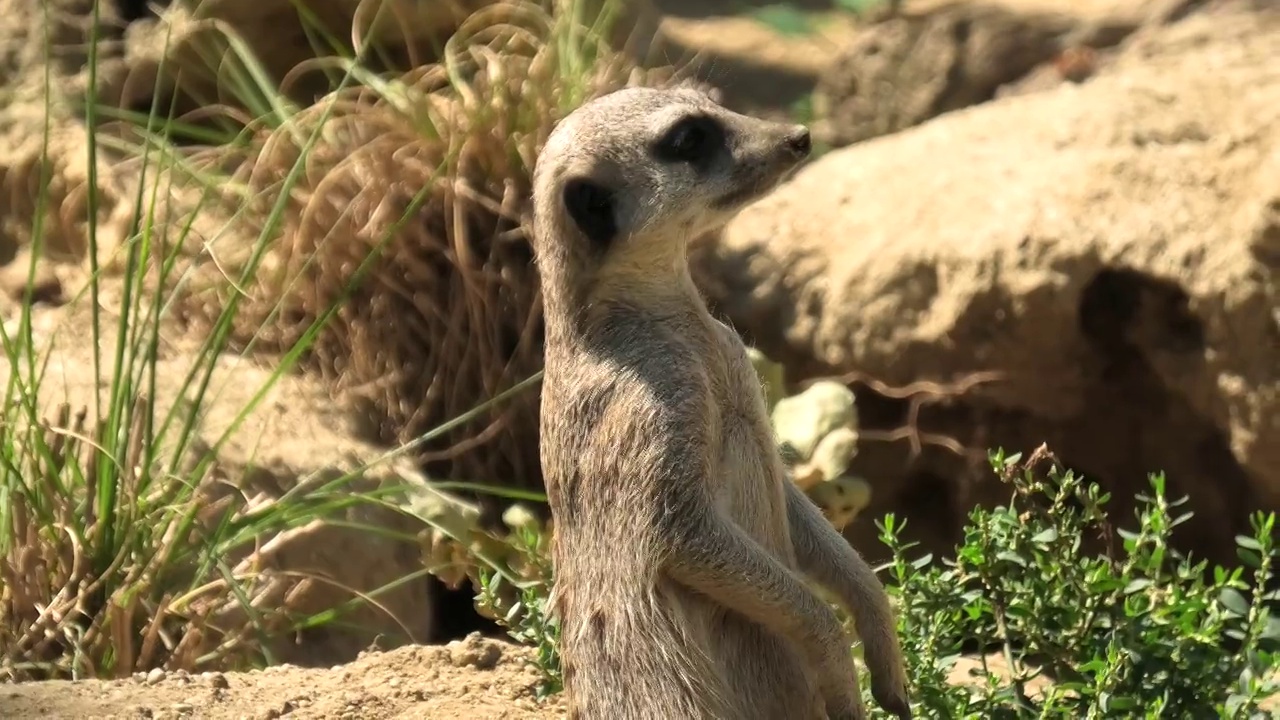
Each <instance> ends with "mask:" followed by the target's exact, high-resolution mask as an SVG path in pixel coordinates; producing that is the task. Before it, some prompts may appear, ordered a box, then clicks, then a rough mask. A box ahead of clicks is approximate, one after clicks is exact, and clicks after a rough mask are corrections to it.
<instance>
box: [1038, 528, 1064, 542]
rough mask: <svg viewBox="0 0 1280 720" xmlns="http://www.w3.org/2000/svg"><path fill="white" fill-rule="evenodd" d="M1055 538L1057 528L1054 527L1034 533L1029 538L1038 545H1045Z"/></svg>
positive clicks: (1056, 536)
mask: <svg viewBox="0 0 1280 720" xmlns="http://www.w3.org/2000/svg"><path fill="white" fill-rule="evenodd" d="M1057 539H1058V530H1057V529H1056V528H1048V529H1045V530H1041V531H1040V532H1038V533H1036V534H1035V535H1034V536H1033V537H1032V538H1031V542H1033V543H1036V544H1038V545H1047V544H1049V543H1051V542H1053V541H1054V540H1057Z"/></svg>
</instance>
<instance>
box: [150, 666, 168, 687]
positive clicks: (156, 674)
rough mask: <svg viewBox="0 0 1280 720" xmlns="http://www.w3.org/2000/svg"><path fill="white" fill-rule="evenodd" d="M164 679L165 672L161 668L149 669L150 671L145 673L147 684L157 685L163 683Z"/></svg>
mask: <svg viewBox="0 0 1280 720" xmlns="http://www.w3.org/2000/svg"><path fill="white" fill-rule="evenodd" d="M164 678H165V672H164V669H163V668H151V671H150V672H148V673H147V684H148V685H159V684H160V683H162V682H164Z"/></svg>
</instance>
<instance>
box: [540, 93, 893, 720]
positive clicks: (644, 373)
mask: <svg viewBox="0 0 1280 720" xmlns="http://www.w3.org/2000/svg"><path fill="white" fill-rule="evenodd" d="M694 117H702V118H705V119H708V120H707V122H711V123H712V127H719V128H722V129H724V132H723V134H722V135H716V134H715V132H714V131H713V132H711V134H710V135H707V134H704V135H703V136H702V137H703V138H704V142H702V143H701V144H698V143H696V142H694V143H693V145H694V146H696V147H699V148H702V149H703V150H702V152H701V154H699V153H696V152H695V153H694V159H692V160H690V159H688V158H687V157H686V158H685V159H684V160H680V161H672V160H671V159H670V158H669V157H668V158H665V159H659V157H658V155H657V153H658V150H656V149H655V148H656V147H657V144H660V143H666V142H668V141H670V142H674V141H672V140H671V138H672V137H673V135H671V133H672V132H673V128H674V127H675V126H676V125H677V124H679V123H681V122H686V121H688V120H689V118H694ZM702 127H703V128H704V129H705V128H706V127H707V126H706V125H705V124H704V125H703V126H702ZM707 137H711V138H712V140H711V141H706V140H705V138H707ZM691 142H692V141H691ZM669 146H670V144H668V145H664V147H669ZM690 152H692V151H690ZM808 152H809V147H808V134H807V131H806V130H805V129H804V128H802V127H798V126H790V125H782V124H777V123H771V122H767V121H764V120H760V119H756V118H751V117H747V116H744V115H739V114H737V113H732V112H730V111H728V110H726V109H724V108H722V107H720V106H719V105H717V104H715V103H714V102H713V101H712V100H710V99H709V98H708V97H706V96H705V95H703V94H701V93H699V92H697V91H696V90H693V89H688V88H681V89H668V90H656V89H644V88H631V89H627V90H622V91H618V92H615V93H612V94H609V95H606V96H604V97H602V98H599V99H597V100H594V101H592V102H590V103H588V104H587V105H585V106H583V107H582V108H580V109H578V110H577V111H575V112H574V113H572V114H571V115H570V116H569V117H567V118H566V119H565V120H564V121H563V122H562V123H561V124H560V125H559V126H558V127H557V128H556V130H555V131H554V132H553V133H552V135H551V137H550V138H549V139H548V141H547V144H546V146H545V148H544V149H543V152H542V155H541V157H540V158H539V160H538V165H537V168H536V171H535V175H534V203H535V209H536V213H537V215H536V232H535V236H536V241H535V245H534V249H535V255H536V258H537V262H538V265H539V271H540V273H541V276H542V283H543V292H544V308H545V314H546V375H545V378H544V381H543V389H542V410H541V417H542V420H541V429H542V431H541V456H542V467H543V473H544V477H545V480H546V485H547V493H548V498H549V501H550V505H551V511H552V513H553V515H554V517H555V523H556V537H555V545H554V558H553V560H554V564H555V571H556V589H555V603H554V604H555V607H556V611H557V613H558V614H559V616H560V619H561V648H560V652H561V658H562V662H563V671H564V680H565V693H566V696H567V699H568V703H569V708H570V710H569V717H570V718H578V719H581V720H628V719H632V718H634V719H636V720H676V719H685V718H691V719H692V718H761V719H765V718H768V719H773V718H777V719H779V720H781V719H782V718H798V719H805V718H813V719H817V718H823V717H830V718H833V719H840V720H847V719H855V718H863V717H865V712H866V711H865V709H864V708H863V706H862V704H861V701H860V699H859V692H858V686H857V676H856V674H855V672H854V667H853V661H852V655H851V648H850V643H849V640H848V638H847V637H846V635H845V633H844V631H843V629H842V627H841V625H840V623H839V621H838V619H837V616H836V615H835V613H834V612H833V611H832V609H831V608H830V607H829V606H828V605H827V604H826V603H825V602H824V601H823V600H822V599H820V597H819V596H818V595H817V594H815V593H814V592H813V590H812V589H811V588H810V587H808V586H807V585H806V584H805V582H804V580H803V575H808V576H809V577H810V578H812V579H813V580H815V581H817V582H819V583H821V584H823V585H825V586H827V587H828V588H830V589H832V590H833V591H834V592H835V593H836V595H837V596H838V597H839V598H840V599H841V600H842V601H843V602H844V603H845V604H846V605H848V606H849V608H850V609H851V610H852V611H853V613H854V616H855V620H856V625H857V629H858V634H859V635H860V636H861V637H862V639H863V643H864V645H865V651H866V652H865V656H866V658H867V661H868V664H869V666H870V669H871V677H872V693H873V695H874V696H875V698H876V699H877V701H878V702H879V703H880V704H881V705H882V706H883V707H885V708H886V709H888V710H889V711H890V712H892V713H894V714H895V715H897V716H898V717H899V718H904V719H905V718H909V717H910V716H911V714H910V710H909V709H908V704H907V692H906V678H905V671H904V668H903V665H902V660H901V656H900V655H901V654H900V650H899V647H898V640H897V637H896V634H895V623H894V620H893V615H892V611H891V609H890V607H889V604H888V600H887V598H886V597H885V595H884V592H883V588H882V586H881V585H880V582H879V580H878V579H877V578H876V576H875V574H874V573H873V571H872V570H871V569H870V568H869V567H868V566H867V565H866V563H865V562H864V561H863V560H862V559H861V558H860V557H859V556H858V555H857V553H856V552H855V551H854V550H853V549H852V548H851V547H850V546H849V544H848V543H847V542H845V541H844V539H843V538H842V537H841V536H840V535H839V534H838V533H837V532H836V531H835V530H834V529H833V528H832V527H831V525H830V524H829V523H828V522H827V521H826V520H825V519H824V518H823V517H822V515H821V513H820V511H819V510H818V509H817V507H816V506H814V505H813V503H812V502H811V501H810V500H809V499H808V498H807V497H806V496H805V495H804V494H803V493H802V492H801V491H800V490H799V489H798V488H796V487H795V485H794V484H793V483H792V482H791V481H790V480H789V479H788V478H787V477H786V475H785V471H784V468H783V465H782V463H781V460H780V458H779V456H778V453H777V451H776V448H775V446H774V438H773V432H772V429H771V427H770V425H769V422H768V419H767V417H766V408H765V404H764V398H763V393H762V390H761V386H760V382H759V380H758V378H757V377H756V375H755V372H754V370H753V368H752V366H751V364H750V362H749V361H748V359H747V356H746V351H745V348H744V347H743V344H742V342H741V340H740V339H739V338H738V337H737V335H736V334H735V333H734V332H733V331H731V330H730V329H729V328H727V327H726V326H724V325H723V324H721V323H720V322H719V321H717V320H716V319H714V318H713V317H712V316H711V315H710V313H709V312H708V311H707V308H706V305H705V304H704V302H703V301H702V299H701V297H700V296H699V294H698V292H697V290H696V288H695V287H694V284H693V281H692V280H691V278H690V276H689V269H688V264H687V260H686V250H687V248H686V245H687V243H688V240H689V239H690V238H692V237H695V236H697V235H699V234H701V233H705V232H707V231H709V230H712V229H714V228H715V227H718V226H719V225H721V224H723V223H724V222H725V221H726V220H728V219H729V217H731V216H732V214H733V213H735V212H736V211H737V210H739V209H740V208H741V207H742V206H743V205H745V204H746V203H748V202H751V201H753V200H755V199H757V198H758V197H760V196H761V195H763V194H764V193H766V192H768V191H769V190H771V189H772V188H773V187H774V186H776V185H777V184H778V183H779V182H781V181H782V179H783V178H784V177H785V176H786V175H787V174H788V173H790V172H791V171H792V170H793V169H794V168H795V167H797V166H798V164H799V163H800V162H801V161H802V160H803V158H804V157H806V156H807V155H808ZM584 183H586V185H585V187H586V188H587V189H586V190H583V189H582V188H583V187H584ZM727 197H729V198H732V201H731V202H724V201H725V198H727ZM718 200H719V201H721V202H720V204H719V205H717V201H718ZM802 574H803V575H802Z"/></svg>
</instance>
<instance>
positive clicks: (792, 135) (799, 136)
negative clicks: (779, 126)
mask: <svg viewBox="0 0 1280 720" xmlns="http://www.w3.org/2000/svg"><path fill="white" fill-rule="evenodd" d="M784 142H786V144H787V149H789V150H791V152H793V153H795V155H796V157H805V156H807V155H808V154H809V151H810V150H812V149H813V140H812V139H811V138H810V137H809V128H807V127H805V126H804V125H796V126H795V127H793V128H792V129H791V131H790V132H788V133H787V139H786V140H785V141H784Z"/></svg>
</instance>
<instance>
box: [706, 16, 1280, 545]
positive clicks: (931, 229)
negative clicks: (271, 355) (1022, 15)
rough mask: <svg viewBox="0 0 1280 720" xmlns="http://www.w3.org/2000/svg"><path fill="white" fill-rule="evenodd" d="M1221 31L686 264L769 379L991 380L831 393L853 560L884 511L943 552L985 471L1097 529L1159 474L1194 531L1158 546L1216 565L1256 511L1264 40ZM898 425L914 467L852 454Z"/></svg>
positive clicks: (1265, 404)
mask: <svg viewBox="0 0 1280 720" xmlns="http://www.w3.org/2000/svg"><path fill="white" fill-rule="evenodd" d="M1247 5H1248V4H1247V3H1223V4H1222V5H1221V6H1219V7H1217V9H1216V10H1215V12H1213V13H1204V14H1199V15H1193V16H1191V17H1188V18H1186V19H1184V20H1181V21H1179V22H1177V23H1174V24H1171V25H1168V26H1165V27H1160V28H1155V29H1153V31H1152V33H1151V34H1150V35H1149V36H1147V37H1146V38H1144V41H1143V43H1142V44H1141V45H1140V46H1139V45H1135V46H1134V47H1132V48H1129V49H1127V50H1125V51H1124V52H1123V53H1121V54H1120V55H1119V56H1118V57H1117V59H1116V62H1115V63H1114V64H1113V65H1112V66H1111V67H1110V68H1108V69H1107V70H1106V71H1104V72H1102V73H1101V74H1099V75H1098V76H1096V77H1094V78H1093V79H1092V80H1091V81H1090V82H1088V83H1087V84H1084V85H1063V86H1059V87H1058V88H1055V89H1053V90H1050V91H1046V92H1043V93H1037V94H1032V95H1023V96H1018V97H1011V98H1006V99H1002V100H997V101H993V102H991V103H988V104H986V105H984V106H982V107H976V108H970V109H968V110H966V111H964V112H961V113H954V114H950V115H947V116H945V117H940V118H937V119H935V120H933V121H931V122H929V123H927V124H925V125H922V126H919V127H916V128H913V129H911V130H908V131H904V132H902V133H900V134H897V135H894V136H890V137H884V138H878V139H876V140H873V141H870V142H866V143H862V144H860V145H858V146H855V147H851V148H846V149H843V150H839V151H835V152H832V153H831V154H829V155H827V156H825V157H823V158H821V159H819V160H818V161H816V162H814V163H813V164H811V165H810V166H809V167H808V168H806V169H805V170H803V171H802V172H801V173H800V174H798V175H797V176H796V177H795V178H794V180H793V181H791V182H790V183H789V184H788V185H787V186H786V187H784V188H782V189H780V190H779V191H778V192H776V193H775V194H773V195H772V196H771V197H769V198H767V199H765V200H764V201H762V202H760V203H758V204H756V205H755V206H753V207H751V208H749V209H747V210H746V211H745V212H743V213H742V214H741V215H740V216H739V217H738V218H736V220H735V221H733V222H732V223H731V224H730V225H729V227H728V228H727V229H726V231H725V233H724V235H723V238H722V240H721V241H720V242H719V243H714V244H708V245H705V246H699V247H698V248H697V250H698V255H697V257H696V261H695V265H696V274H697V276H698V278H699V283H700V285H701V286H702V287H703V288H704V290H705V292H706V293H707V295H708V298H709V300H710V301H711V304H712V305H713V307H714V309H715V310H716V311H717V312H720V313H722V314H724V315H726V316H727V318H728V319H729V320H730V321H731V322H732V324H733V326H734V327H736V328H738V329H739V330H740V331H741V332H742V333H743V335H744V337H745V338H746V339H747V340H748V342H752V343H754V344H756V345H757V346H758V347H760V349H761V350H762V351H764V352H765V353H766V354H768V355H769V356H770V357H772V358H774V359H777V360H780V361H783V362H784V363H786V364H787V370H788V377H790V378H792V379H794V380H801V379H804V378H812V377H816V376H822V375H827V374H833V373H842V374H843V373H849V372H856V373H860V374H861V375H862V376H863V377H867V378H871V379H874V381H878V383H889V384H891V385H895V386H902V385H906V384H908V383H912V382H916V381H937V382H948V381H953V380H956V379H957V378H961V377H964V376H965V375H967V374H970V373H975V372H985V371H992V372H995V373H998V374H999V375H1000V376H1001V377H1000V379H999V380H998V381H994V382H986V383H983V384H979V385H977V386H976V387H973V388H970V389H968V390H967V392H965V393H963V394H962V395H960V396H959V397H953V398H951V399H950V401H949V402H947V403H939V402H932V403H925V402H923V401H921V400H920V398H925V399H929V398H933V399H937V398H940V397H943V396H944V395H946V393H943V392H941V391H940V388H939V387H938V386H931V385H928V384H925V385H922V386H920V387H918V388H917V392H915V393H914V394H913V395H912V397H915V398H916V400H912V399H911V397H897V396H894V395H893V394H889V393H886V392H883V391H882V390H883V388H884V386H883V385H880V384H878V383H877V382H873V380H867V381H866V382H863V383H859V384H858V385H857V386H855V390H856V391H857V392H858V414H859V425H860V428H859V431H860V435H861V439H862V441H861V445H860V447H859V450H858V454H857V455H856V457H855V459H854V461H853V463H852V466H851V472H852V473H853V474H855V475H857V476H859V477H865V478H867V479H868V480H869V481H870V482H871V483H872V485H873V486H874V494H873V498H874V499H873V502H872V506H871V507H870V508H868V510H867V511H866V512H865V513H864V514H863V516H862V517H863V519H860V520H859V521H858V522H857V523H855V524H854V525H853V526H851V528H850V531H849V534H850V537H851V539H853V540H854V541H855V544H858V545H860V546H862V547H864V548H866V549H867V550H868V551H870V552H871V553H872V554H875V553H876V552H877V549H878V548H879V550H878V551H879V552H881V553H882V552H883V550H882V548H880V546H878V545H877V544H876V543H875V542H874V537H875V534H876V530H875V528H874V526H873V523H872V522H871V519H872V518H876V517H879V516H881V515H882V514H883V513H884V512H886V511H893V512H897V513H899V514H900V515H905V516H907V517H908V518H909V519H910V520H911V523H910V525H909V528H908V534H909V535H914V537H916V538H917V539H921V540H925V541H926V542H925V548H922V551H923V550H925V549H929V550H933V551H934V552H943V553H945V552H947V551H949V550H950V548H951V543H954V542H955V541H956V540H958V539H959V535H958V533H959V532H960V528H961V526H962V523H963V520H964V516H965V514H966V513H967V512H968V511H969V509H970V508H971V507H972V506H973V504H974V503H977V502H983V503H994V502H1001V501H1003V500H1007V492H1006V491H1005V490H1004V489H1003V488H1002V487H1001V486H1000V485H999V484H998V483H996V482H995V481H994V479H992V474H991V473H990V471H989V468H988V467H987V466H986V462H985V451H986V449H988V448H995V447H997V446H1002V447H1005V448H1007V449H1009V450H1010V451H1013V450H1030V449H1032V448H1034V447H1035V446H1036V445H1038V444H1039V443H1041V442H1047V443H1048V444H1049V446H1050V447H1051V448H1053V449H1054V450H1055V452H1056V453H1058V455H1059V457H1061V458H1062V459H1063V460H1064V462H1067V463H1069V464H1070V465H1071V466H1073V467H1075V468H1076V469H1078V470H1080V471H1082V472H1083V473H1085V474H1086V475H1087V476H1089V477H1091V478H1093V479H1095V480H1097V481H1098V482H1100V483H1102V484H1103V485H1104V486H1106V487H1107V488H1108V489H1109V490H1111V491H1112V492H1113V499H1112V501H1111V508H1112V512H1113V513H1114V517H1115V518H1116V519H1117V521H1119V522H1125V521H1128V520H1129V519H1130V518H1132V512H1131V510H1132V506H1133V503H1132V496H1133V494H1134V493H1135V492H1142V491H1144V490H1146V489H1147V488H1148V485H1147V474H1148V473H1151V472H1157V471H1164V472H1165V473H1166V474H1167V476H1168V481H1169V488H1170V494H1171V495H1172V496H1174V497H1176V496H1179V495H1183V494H1187V495H1189V496H1190V499H1191V507H1192V509H1194V511H1195V512H1196V516H1195V517H1194V518H1193V519H1192V520H1191V521H1190V522H1188V523H1187V524H1186V525H1185V526H1183V528H1181V530H1182V532H1181V533H1180V534H1179V535H1178V537H1179V542H1181V543H1182V544H1183V545H1184V546H1186V547H1190V548H1193V549H1195V550H1197V551H1198V553H1199V554H1200V556H1201V557H1205V556H1209V557H1210V558H1212V559H1213V560H1215V561H1219V562H1234V559H1235V553H1234V542H1233V536H1234V535H1235V534H1237V533H1240V532H1247V531H1248V522H1247V516H1248V514H1249V513H1250V512H1251V511H1253V510H1256V509H1258V508H1278V507H1280V289H1278V288H1277V269H1276V268H1277V264H1276V249H1275V246H1276V242H1277V241H1276V237H1277V232H1278V231H1277V230H1276V228H1277V224H1276V214H1277V207H1280V202H1278V198H1280V182H1277V178H1278V177H1280V167H1278V165H1277V163H1280V73H1277V72H1276V65H1275V63H1274V58H1276V57H1280V13H1278V12H1276V11H1274V10H1271V11H1254V10H1250V9H1249V8H1248V7H1247ZM874 388H880V390H875V389H874ZM913 416H915V418H916V425H917V427H916V428H915V429H916V430H917V431H918V432H916V433H915V435H914V437H915V438H916V439H917V441H920V438H921V437H922V435H921V434H922V433H923V434H924V435H923V437H925V440H924V441H920V443H921V444H920V445H918V446H917V448H922V450H921V452H919V453H916V452H914V451H913V449H912V448H911V447H909V446H908V443H906V442H902V441H900V440H898V441H892V440H886V439H880V440H877V439H875V436H876V435H877V433H879V434H882V435H883V434H887V432H888V431H891V430H897V429H899V428H901V427H903V426H904V425H907V424H909V422H910V420H911V418H912V417H913ZM945 438H952V439H953V440H957V441H958V442H959V444H960V445H961V446H963V448H967V449H968V452H963V453H960V454H957V453H956V452H954V448H952V449H948V448H947V447H944V446H945V445H947V444H948V443H947V442H946V441H945ZM868 516H869V517H868Z"/></svg>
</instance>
